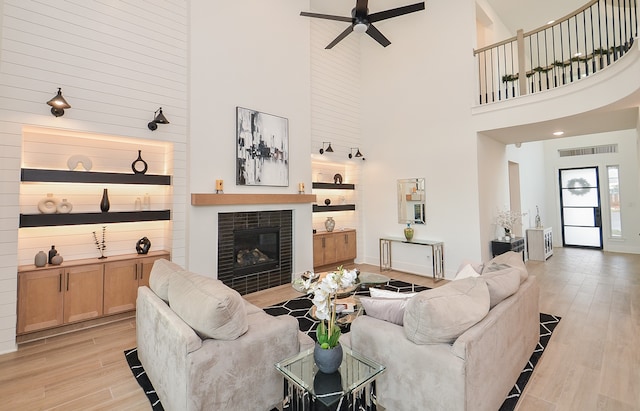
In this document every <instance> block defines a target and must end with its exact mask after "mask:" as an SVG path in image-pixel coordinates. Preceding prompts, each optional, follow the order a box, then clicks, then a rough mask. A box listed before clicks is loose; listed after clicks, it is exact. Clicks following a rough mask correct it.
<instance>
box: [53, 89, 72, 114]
mask: <svg viewBox="0 0 640 411" xmlns="http://www.w3.org/2000/svg"><path fill="white" fill-rule="evenodd" d="M47 104H48V105H50V106H51V114H53V115H54V116H56V117H61V116H64V109H65V108H71V106H70V105H69V103H67V100H65V99H64V97H62V89H61V88H60V87H58V94H56V95H55V97H53V98H52V99H51V100H49V101H47Z"/></svg>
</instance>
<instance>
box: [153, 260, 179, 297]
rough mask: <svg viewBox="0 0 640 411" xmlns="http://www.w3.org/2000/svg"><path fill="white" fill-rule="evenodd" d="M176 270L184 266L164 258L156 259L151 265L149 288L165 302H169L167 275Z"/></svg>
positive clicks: (169, 275)
mask: <svg viewBox="0 0 640 411" xmlns="http://www.w3.org/2000/svg"><path fill="white" fill-rule="evenodd" d="M178 271H184V268H182V267H180V266H179V265H178V264H176V263H172V262H171V261H169V260H166V259H164V258H161V259H159V260H156V261H155V262H154V263H153V267H151V274H150V275H149V288H151V291H153V292H154V293H155V294H156V295H157V296H158V297H160V298H162V299H163V300H164V302H165V303H168V302H169V277H171V275H172V274H173V273H177V272H178Z"/></svg>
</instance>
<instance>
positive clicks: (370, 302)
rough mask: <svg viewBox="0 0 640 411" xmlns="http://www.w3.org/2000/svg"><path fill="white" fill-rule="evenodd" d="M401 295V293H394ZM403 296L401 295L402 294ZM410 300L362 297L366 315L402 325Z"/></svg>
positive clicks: (361, 301) (361, 300)
mask: <svg viewBox="0 0 640 411" xmlns="http://www.w3.org/2000/svg"><path fill="white" fill-rule="evenodd" d="M394 294H399V293H394ZM400 295H401V294H400ZM408 299H409V298H406V297H405V298H386V297H385V298H374V297H360V304H362V308H364V311H365V314H366V315H368V316H369V317H373V318H377V319H378V320H382V321H387V322H390V323H394V324H398V325H402V324H403V318H404V310H405V307H406V306H407V300H408Z"/></svg>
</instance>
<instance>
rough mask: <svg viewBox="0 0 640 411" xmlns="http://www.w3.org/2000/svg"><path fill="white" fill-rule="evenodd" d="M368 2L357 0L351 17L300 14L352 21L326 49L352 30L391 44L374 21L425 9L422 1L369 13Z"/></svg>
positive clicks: (382, 43)
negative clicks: (374, 24) (375, 25)
mask: <svg viewBox="0 0 640 411" xmlns="http://www.w3.org/2000/svg"><path fill="white" fill-rule="evenodd" d="M368 3H369V0H356V7H355V8H354V9H353V10H351V17H343V16H333V15H330V14H319V13H309V12H305V11H303V12H301V13H300V15H301V16H305V17H314V18H319V19H326V20H336V21H343V22H345V23H351V25H350V26H349V27H347V28H346V29H345V30H344V31H343V32H342V33H340V34H339V35H338V37H336V38H335V39H334V40H333V41H332V42H331V43H329V44H328V45H327V47H325V49H331V48H333V46H335V45H336V44H338V43H339V42H340V41H342V40H343V39H344V38H345V37H347V36H348V35H349V34H351V32H352V31H355V32H356V33H367V34H368V35H369V36H370V37H371V38H372V39H374V40H375V41H377V42H378V43H380V45H381V46H382V47H387V46H388V45H389V44H391V42H390V41H389V39H387V38H386V37H385V36H384V35H383V34H382V33H381V32H380V31H379V30H378V29H377V28H375V27H374V26H373V24H372V23H375V22H378V21H382V20H387V19H390V18H393V17H398V16H402V15H405V14H409V13H415V12H416V11H420V10H424V2H420V3H416V4H410V5H408V6H402V7H397V8H395V9H389V10H385V11H380V12H377V13H373V14H369V8H368V5H369V4H368Z"/></svg>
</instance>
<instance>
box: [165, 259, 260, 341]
mask: <svg viewBox="0 0 640 411" xmlns="http://www.w3.org/2000/svg"><path fill="white" fill-rule="evenodd" d="M169 304H170V306H171V309H172V310H173V311H174V312H175V313H176V314H177V315H178V316H179V317H180V318H182V320H183V321H184V322H185V323H187V324H188V325H189V326H190V327H191V328H193V330H194V331H195V332H196V333H198V335H199V336H200V337H201V338H215V339H217V340H235V339H236V338H238V337H240V336H241V335H242V334H244V333H245V332H247V329H248V328H249V325H248V321H247V312H246V307H245V304H244V300H243V299H242V297H241V296H240V294H239V293H238V292H237V291H235V290H233V289H231V288H229V287H227V286H226V285H224V284H223V283H222V281H219V280H216V279H214V278H210V277H204V276H201V275H197V274H193V273H190V272H187V271H182V272H179V273H176V274H174V275H172V276H171V278H170V279H169Z"/></svg>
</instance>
